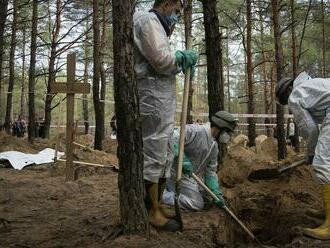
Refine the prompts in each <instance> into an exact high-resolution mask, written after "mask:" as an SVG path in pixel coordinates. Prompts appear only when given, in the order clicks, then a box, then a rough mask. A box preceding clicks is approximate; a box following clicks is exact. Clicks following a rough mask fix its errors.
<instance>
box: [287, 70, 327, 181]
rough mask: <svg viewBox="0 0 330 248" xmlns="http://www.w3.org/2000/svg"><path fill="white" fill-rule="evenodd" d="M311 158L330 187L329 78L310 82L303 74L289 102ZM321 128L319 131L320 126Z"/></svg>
mask: <svg viewBox="0 0 330 248" xmlns="http://www.w3.org/2000/svg"><path fill="white" fill-rule="evenodd" d="M288 104H289V108H290V110H291V111H292V113H293V114H294V117H295V119H296V122H297V125H298V128H299V130H300V133H301V136H302V137H303V138H304V139H305V140H306V141H307V152H308V155H314V160H313V164H312V166H313V168H314V170H315V173H316V176H317V178H318V179H319V181H320V182H321V184H329V183H330V78H326V79H323V78H313V79H312V78H311V77H310V76H309V75H308V74H307V73H306V72H302V73H300V74H299V75H298V77H297V78H296V79H295V80H294V82H293V90H292V93H291V95H290V97H289V100H288ZM319 124H320V125H321V127H320V130H319V127H318V125H319Z"/></svg>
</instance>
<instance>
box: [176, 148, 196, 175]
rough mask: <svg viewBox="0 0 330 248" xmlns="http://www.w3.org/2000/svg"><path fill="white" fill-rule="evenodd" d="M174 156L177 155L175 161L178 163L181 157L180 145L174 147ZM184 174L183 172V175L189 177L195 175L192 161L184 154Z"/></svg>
mask: <svg viewBox="0 0 330 248" xmlns="http://www.w3.org/2000/svg"><path fill="white" fill-rule="evenodd" d="M174 154H175V159H174V161H175V163H176V161H177V159H178V156H179V144H175V145H174ZM182 172H183V174H185V175H187V176H189V177H190V176H191V175H192V173H193V165H192V163H191V161H190V160H189V158H188V157H187V156H186V154H183V162H182Z"/></svg>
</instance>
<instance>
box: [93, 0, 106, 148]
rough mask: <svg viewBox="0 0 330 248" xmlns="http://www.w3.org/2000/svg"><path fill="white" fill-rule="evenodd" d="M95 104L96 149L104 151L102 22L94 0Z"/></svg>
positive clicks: (97, 3)
mask: <svg viewBox="0 0 330 248" xmlns="http://www.w3.org/2000/svg"><path fill="white" fill-rule="evenodd" d="M93 39H94V46H93V103H94V112H95V138H94V148H95V149H97V150H102V138H103V132H104V130H102V129H101V128H102V123H103V118H102V107H101V104H100V67H101V61H100V21H99V1H98V0H93Z"/></svg>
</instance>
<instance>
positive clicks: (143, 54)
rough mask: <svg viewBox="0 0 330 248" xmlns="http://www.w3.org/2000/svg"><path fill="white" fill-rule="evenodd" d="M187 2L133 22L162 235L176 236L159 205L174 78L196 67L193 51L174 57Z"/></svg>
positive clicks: (171, 0) (174, 0) (150, 204)
mask: <svg viewBox="0 0 330 248" xmlns="http://www.w3.org/2000/svg"><path fill="white" fill-rule="evenodd" d="M182 9H183V1H181V0H155V2H154V7H153V9H152V10H150V11H149V12H136V13H135V14H134V17H133V21H134V43H135V47H136V49H135V72H136V76H137V88H138V95H139V106H140V115H141V125H142V138H143V155H144V170H143V173H144V180H145V185H146V193H147V196H146V207H147V210H148V214H149V222H150V224H151V225H153V226H154V227H156V228H157V229H161V230H166V231H177V230H178V229H179V228H180V225H179V223H178V222H177V221H176V220H174V219H171V218H169V216H168V215H166V214H165V212H164V211H163V209H162V208H161V206H160V204H159V200H160V196H161V195H162V190H163V189H164V185H165V181H166V177H169V175H170V172H169V170H170V168H166V161H167V159H168V157H170V154H168V145H169V138H170V135H171V133H172V132H173V128H174V118H175V111H176V100H175V99H176V80H175V75H176V74H177V73H178V72H180V71H183V72H186V71H187V69H188V68H191V67H192V66H194V65H195V64H196V62H197V53H196V52H194V51H192V50H184V51H176V52H174V51H172V50H171V48H170V42H169V37H170V35H171V34H172V32H173V30H174V27H175V24H176V23H177V22H178V20H179V18H180V16H181V11H182Z"/></svg>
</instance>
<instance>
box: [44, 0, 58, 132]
mask: <svg viewBox="0 0 330 248" xmlns="http://www.w3.org/2000/svg"><path fill="white" fill-rule="evenodd" d="M49 11H50V10H49ZM61 12H62V1H61V0H56V20H55V24H54V25H55V26H54V28H53V29H52V35H51V39H52V40H51V45H50V47H51V48H50V58H49V65H48V82H47V95H46V100H45V123H44V128H45V129H44V137H43V138H49V132H50V124H51V120H52V101H53V98H54V95H52V94H50V89H51V86H52V84H53V83H54V82H55V79H56V69H55V61H56V57H57V55H56V48H57V40H58V36H59V34H60V29H61Z"/></svg>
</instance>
